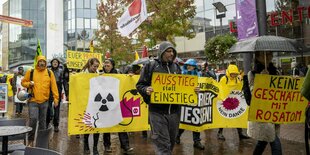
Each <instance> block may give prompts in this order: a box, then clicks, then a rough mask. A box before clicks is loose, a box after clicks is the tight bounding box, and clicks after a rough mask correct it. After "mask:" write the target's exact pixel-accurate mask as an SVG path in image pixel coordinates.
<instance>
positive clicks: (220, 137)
mask: <svg viewBox="0 0 310 155" xmlns="http://www.w3.org/2000/svg"><path fill="white" fill-rule="evenodd" d="M217 139H218V140H225V137H224V135H223V134H222V133H221V132H218V133H217Z"/></svg>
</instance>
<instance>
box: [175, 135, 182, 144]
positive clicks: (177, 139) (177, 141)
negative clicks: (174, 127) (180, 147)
mask: <svg viewBox="0 0 310 155" xmlns="http://www.w3.org/2000/svg"><path fill="white" fill-rule="evenodd" d="M175 143H176V144H180V143H181V138H180V136H179V135H178V136H177V138H176V140H175Z"/></svg>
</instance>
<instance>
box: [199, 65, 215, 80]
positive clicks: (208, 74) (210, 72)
mask: <svg viewBox="0 0 310 155" xmlns="http://www.w3.org/2000/svg"><path fill="white" fill-rule="evenodd" d="M201 76H202V77H211V78H213V79H214V80H216V74H215V72H214V70H210V69H209V64H208V62H205V63H204V64H203V65H202V70H201Z"/></svg>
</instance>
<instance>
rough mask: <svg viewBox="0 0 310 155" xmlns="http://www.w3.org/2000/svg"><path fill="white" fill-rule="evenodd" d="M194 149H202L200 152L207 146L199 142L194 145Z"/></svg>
mask: <svg viewBox="0 0 310 155" xmlns="http://www.w3.org/2000/svg"><path fill="white" fill-rule="evenodd" d="M194 148H197V149H200V150H204V149H205V146H203V145H202V144H201V143H200V141H197V142H195V143H194Z"/></svg>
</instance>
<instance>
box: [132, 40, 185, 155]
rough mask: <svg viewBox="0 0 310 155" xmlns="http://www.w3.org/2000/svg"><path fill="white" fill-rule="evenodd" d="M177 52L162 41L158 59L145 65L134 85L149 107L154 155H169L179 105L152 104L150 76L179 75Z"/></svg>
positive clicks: (178, 113) (175, 131)
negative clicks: (162, 74) (161, 74)
mask: <svg viewBox="0 0 310 155" xmlns="http://www.w3.org/2000/svg"><path fill="white" fill-rule="evenodd" d="M176 55H177V51H176V50H175V48H174V47H173V45H172V44H171V43H170V42H168V41H164V42H162V43H161V44H160V45H159V51H158V58H156V59H154V61H150V62H149V63H147V64H146V65H145V66H144V67H143V69H142V71H141V73H140V79H139V81H138V83H137V84H136V87H137V90H138V91H139V93H140V94H141V96H142V97H143V100H144V102H145V103H147V104H148V105H149V122H150V125H151V134H152V136H151V138H152V140H153V144H154V146H155V154H157V155H162V154H166V155H171V154H172V150H173V147H174V144H175V140H176V137H177V134H178V130H179V124H180V107H181V106H180V105H178V104H152V103H150V99H151V98H150V95H151V93H152V92H153V91H154V90H153V88H152V86H151V83H152V74H153V73H154V72H159V73H167V74H181V69H180V67H179V66H178V65H177V64H176V63H174V59H175V58H176Z"/></svg>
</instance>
